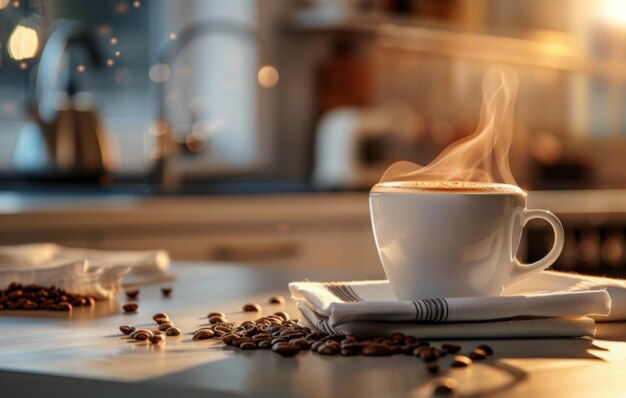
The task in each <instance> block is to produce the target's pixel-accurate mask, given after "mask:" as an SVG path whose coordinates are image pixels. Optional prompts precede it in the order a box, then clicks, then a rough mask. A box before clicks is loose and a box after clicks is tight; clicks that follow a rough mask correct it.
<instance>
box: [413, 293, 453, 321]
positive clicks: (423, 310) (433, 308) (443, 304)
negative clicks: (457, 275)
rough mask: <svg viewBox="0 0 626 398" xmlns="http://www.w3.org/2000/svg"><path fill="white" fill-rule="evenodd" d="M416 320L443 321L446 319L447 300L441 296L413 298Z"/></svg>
mask: <svg viewBox="0 0 626 398" xmlns="http://www.w3.org/2000/svg"><path fill="white" fill-rule="evenodd" d="M412 303H413V306H414V307H415V321H416V322H445V321H446V320H447V319H448V314H449V310H448V302H447V301H446V299H443V298H435V299H424V300H413V301H412Z"/></svg>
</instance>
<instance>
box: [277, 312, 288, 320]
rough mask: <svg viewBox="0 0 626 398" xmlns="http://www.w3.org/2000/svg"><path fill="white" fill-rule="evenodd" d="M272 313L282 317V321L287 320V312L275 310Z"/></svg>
mask: <svg viewBox="0 0 626 398" xmlns="http://www.w3.org/2000/svg"><path fill="white" fill-rule="evenodd" d="M274 315H276V316H278V317H280V318H282V319H283V320H284V321H288V320H289V314H288V313H286V312H285V311H278V312H275V313H274Z"/></svg>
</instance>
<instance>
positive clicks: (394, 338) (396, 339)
mask: <svg viewBox="0 0 626 398" xmlns="http://www.w3.org/2000/svg"><path fill="white" fill-rule="evenodd" d="M387 339H388V340H389V341H390V342H391V343H392V344H395V345H402V344H403V343H404V335H403V334H402V333H392V334H390V335H389V337H388V338H387Z"/></svg>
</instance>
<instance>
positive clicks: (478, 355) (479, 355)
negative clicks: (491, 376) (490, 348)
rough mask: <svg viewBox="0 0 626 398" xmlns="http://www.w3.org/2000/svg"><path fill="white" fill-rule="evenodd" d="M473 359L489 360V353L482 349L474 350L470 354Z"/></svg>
mask: <svg viewBox="0 0 626 398" xmlns="http://www.w3.org/2000/svg"><path fill="white" fill-rule="evenodd" d="M469 357H470V358H471V359H478V360H480V359H485V358H487V353H486V352H485V350H483V349H482V348H474V350H472V352H471V353H470V354H469Z"/></svg>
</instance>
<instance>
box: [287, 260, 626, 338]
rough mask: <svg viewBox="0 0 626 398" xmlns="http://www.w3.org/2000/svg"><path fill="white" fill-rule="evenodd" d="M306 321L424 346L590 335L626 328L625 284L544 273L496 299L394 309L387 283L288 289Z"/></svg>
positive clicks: (306, 284)
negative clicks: (412, 339) (604, 324)
mask: <svg viewBox="0 0 626 398" xmlns="http://www.w3.org/2000/svg"><path fill="white" fill-rule="evenodd" d="M289 288H290V290H291V293H292V296H293V297H294V298H295V299H296V300H298V302H299V307H300V309H301V311H302V313H303V316H304V317H305V319H306V320H307V321H308V322H310V323H312V324H314V325H316V326H317V327H318V328H321V329H327V331H332V332H334V333H359V334H365V335H368V334H370V335H371V334H380V333H382V332H387V331H396V330H397V331H402V332H403V333H405V332H407V331H408V332H409V333H410V334H415V335H419V336H422V337H424V338H426V337H428V338H434V337H441V338H479V337H512V336H516V337H556V336H562V337H573V336H585V335H593V333H594V331H595V326H594V320H593V319H592V318H595V319H598V320H626V281H622V280H617V279H610V278H601V277H591V276H585V275H577V274H567V273H562V272H554V271H543V272H541V273H538V274H536V275H533V276H531V277H528V278H527V279H525V280H523V281H521V282H520V283H518V284H515V285H512V286H510V287H509V288H507V289H505V291H504V293H503V295H502V296H497V297H464V298H435V299H423V300H414V301H398V300H397V299H396V298H395V295H394V293H393V290H392V289H391V286H390V285H389V282H388V281H355V282H328V283H317V282H293V283H291V284H290V285H289Z"/></svg>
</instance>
